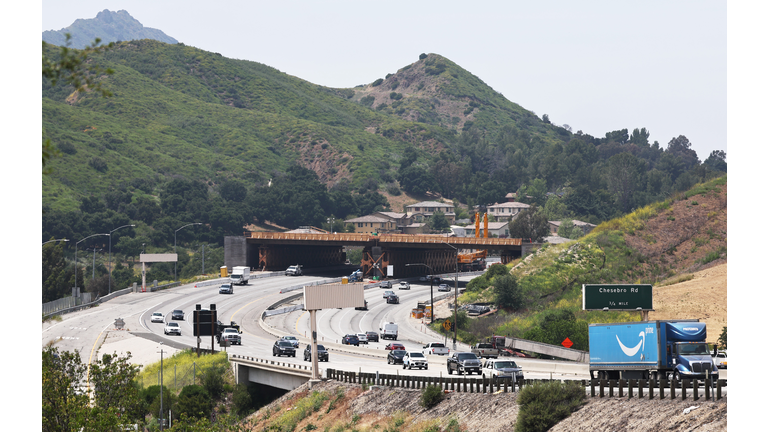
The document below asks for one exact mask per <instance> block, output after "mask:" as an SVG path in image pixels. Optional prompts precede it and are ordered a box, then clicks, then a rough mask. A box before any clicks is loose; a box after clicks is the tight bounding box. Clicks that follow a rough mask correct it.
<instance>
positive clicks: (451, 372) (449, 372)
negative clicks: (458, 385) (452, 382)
mask: <svg viewBox="0 0 768 432" xmlns="http://www.w3.org/2000/svg"><path fill="white" fill-rule="evenodd" d="M448 375H453V369H451V367H450V366H448Z"/></svg>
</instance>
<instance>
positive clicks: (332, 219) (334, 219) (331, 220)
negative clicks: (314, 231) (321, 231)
mask: <svg viewBox="0 0 768 432" xmlns="http://www.w3.org/2000/svg"><path fill="white" fill-rule="evenodd" d="M326 221H327V222H328V223H329V224H331V229H330V231H331V234H333V224H334V223H336V218H335V217H333V216H331V217H329V218H328V219H326Z"/></svg>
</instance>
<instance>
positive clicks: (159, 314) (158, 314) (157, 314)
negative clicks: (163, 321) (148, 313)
mask: <svg viewBox="0 0 768 432" xmlns="http://www.w3.org/2000/svg"><path fill="white" fill-rule="evenodd" d="M152 315H153V316H163V314H161V313H160V312H155V313H153V314H152Z"/></svg>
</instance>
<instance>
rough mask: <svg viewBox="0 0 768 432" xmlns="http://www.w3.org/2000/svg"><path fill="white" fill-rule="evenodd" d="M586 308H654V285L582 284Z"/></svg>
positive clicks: (583, 304) (583, 302)
mask: <svg viewBox="0 0 768 432" xmlns="http://www.w3.org/2000/svg"><path fill="white" fill-rule="evenodd" d="M581 304H582V308H583V309H584V310H606V309H607V310H653V285H633V284H621V285H588V284H584V285H582V286H581Z"/></svg>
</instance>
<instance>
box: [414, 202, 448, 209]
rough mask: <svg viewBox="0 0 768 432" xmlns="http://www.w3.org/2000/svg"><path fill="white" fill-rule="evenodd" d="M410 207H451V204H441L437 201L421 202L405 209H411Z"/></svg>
mask: <svg viewBox="0 0 768 432" xmlns="http://www.w3.org/2000/svg"><path fill="white" fill-rule="evenodd" d="M411 207H453V204H446V203H441V202H437V201H422V202H418V203H416V204H411V205H409V206H406V208H411Z"/></svg>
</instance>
